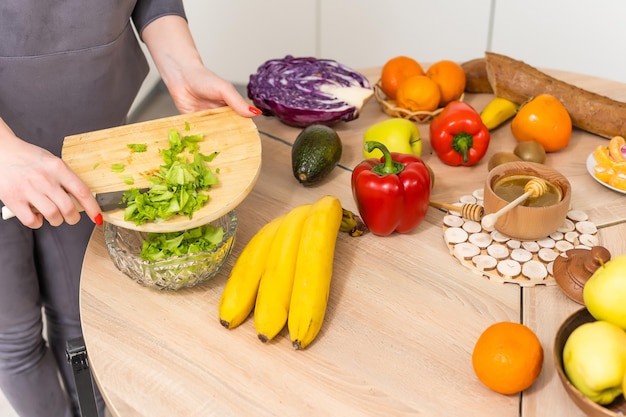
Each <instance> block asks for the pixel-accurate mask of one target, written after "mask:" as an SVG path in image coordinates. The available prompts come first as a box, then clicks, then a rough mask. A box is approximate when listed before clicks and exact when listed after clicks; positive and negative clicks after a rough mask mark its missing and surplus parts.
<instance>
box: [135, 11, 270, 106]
mask: <svg viewBox="0 0 626 417" xmlns="http://www.w3.org/2000/svg"><path fill="white" fill-rule="evenodd" d="M141 35H142V38H143V40H144V42H145V43H146V45H147V46H148V49H149V51H150V54H151V55H152V58H153V59H154V63H155V64H156V66H157V68H158V70H159V73H160V74H161V77H162V78H163V82H164V83H165V85H166V86H167V88H168V90H169V92H170V95H171V96H172V99H173V100H174V104H175V105H176V108H177V109H178V111H180V112H181V113H192V112H196V111H200V110H205V109H212V108H216V107H223V106H225V105H228V106H230V107H231V108H232V109H233V110H235V111H236V112H237V113H238V114H240V115H242V116H245V117H253V116H257V115H259V114H261V111H260V110H259V109H257V108H256V107H253V106H250V104H249V103H248V102H247V101H246V100H245V99H244V98H243V97H242V96H241V94H239V92H238V91H237V90H236V89H235V87H234V86H233V85H232V84H231V83H230V82H228V81H226V80H224V79H222V78H221V77H219V76H218V75H216V74H215V73H213V72H212V71H210V70H209V69H207V68H206V67H205V66H204V64H203V63H202V59H201V58H200V55H199V53H198V50H197V48H196V45H195V43H194V41H193V38H192V36H191V33H190V32H189V27H188V25H187V22H186V21H185V19H183V18H181V17H179V16H163V17H161V18H159V19H156V20H155V21H154V22H152V23H150V24H149V25H148V26H146V28H145V29H144V30H143V32H142V34H141Z"/></svg>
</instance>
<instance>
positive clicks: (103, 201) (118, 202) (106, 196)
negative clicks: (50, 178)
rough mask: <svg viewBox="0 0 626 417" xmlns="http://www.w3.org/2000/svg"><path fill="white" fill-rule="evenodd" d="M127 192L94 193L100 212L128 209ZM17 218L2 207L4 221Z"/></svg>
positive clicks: (144, 189) (144, 190)
mask: <svg viewBox="0 0 626 417" xmlns="http://www.w3.org/2000/svg"><path fill="white" fill-rule="evenodd" d="M148 190H149V189H148V188H141V189H139V192H140V193H144V192H146V191H148ZM125 192H126V190H122V191H109V192H106V193H97V194H96V193H94V195H93V196H94V197H95V199H96V201H97V202H98V205H99V206H100V210H102V211H111V210H115V209H119V208H124V207H126V203H124V202H123V201H122V197H123V196H124V193H125ZM76 208H77V209H78V211H83V208H82V207H80V205H78V203H76ZM13 217H15V214H13V212H12V211H11V210H10V209H9V208H8V207H6V206H3V207H2V220H8V219H10V218H13Z"/></svg>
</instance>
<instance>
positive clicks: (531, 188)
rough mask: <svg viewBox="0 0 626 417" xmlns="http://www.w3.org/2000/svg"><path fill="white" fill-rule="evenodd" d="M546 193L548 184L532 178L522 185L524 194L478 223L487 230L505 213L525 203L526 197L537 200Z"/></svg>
mask: <svg viewBox="0 0 626 417" xmlns="http://www.w3.org/2000/svg"><path fill="white" fill-rule="evenodd" d="M547 191H548V184H546V182H545V181H544V180H543V179H541V178H533V179H532V180H530V181H528V182H527V183H526V185H524V194H522V195H520V196H519V197H517V198H516V199H515V200H513V201H511V202H510V203H509V204H507V205H506V206H504V207H502V208H501V209H500V210H498V211H496V212H495V213H490V214H487V215H486V216H484V217H483V218H482V220H481V221H480V223H481V225H482V226H483V228H484V229H486V230H489V229H491V228H492V227H493V226H494V225H495V224H496V222H497V221H498V218H500V216H502V215H503V214H505V213H507V212H508V211H509V210H511V209H512V208H513V207H516V206H517V205H519V204H521V203H523V202H524V201H526V199H527V198H528V197H533V198H539V197H541V196H542V195H544V194H545V193H546V192H547Z"/></svg>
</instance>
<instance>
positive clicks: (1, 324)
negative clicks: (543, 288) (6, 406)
mask: <svg viewBox="0 0 626 417" xmlns="http://www.w3.org/2000/svg"><path fill="white" fill-rule="evenodd" d="M167 14H176V15H180V16H183V17H184V11H183V6H182V0H49V1H41V0H0V117H2V118H3V119H4V121H5V122H6V123H7V124H8V125H9V127H11V128H12V129H13V131H14V132H15V134H16V135H17V136H18V137H20V138H21V139H23V140H26V141H28V142H31V143H33V144H36V145H38V146H41V147H44V148H46V149H48V150H49V151H51V152H52V153H54V154H56V155H57V156H60V154H61V148H62V141H63V138H64V137H65V136H68V135H71V134H76V133H82V132H87V131H92V130H97V129H103V128H107V127H111V126H115V125H119V124H122V123H123V122H124V120H125V118H126V115H127V112H128V110H129V108H130V105H131V104H132V101H133V100H134V98H135V96H136V94H137V91H138V90H139V87H140V86H141V83H142V82H143V79H144V78H145V76H146V74H147V72H148V65H147V62H146V59H145V57H144V55H143V53H142V50H141V48H140V46H139V44H138V42H137V39H136V37H135V35H134V32H133V27H132V25H131V23H130V20H131V18H132V20H133V22H134V23H135V25H136V27H137V29H138V31H139V33H141V31H142V30H143V28H144V27H145V26H146V25H147V24H149V23H150V22H151V21H152V20H154V19H156V18H158V17H160V16H163V15H167ZM1 149H2V144H1V141H0V150H1ZM92 230H93V223H91V222H90V220H89V219H88V218H87V217H86V216H83V220H82V221H81V222H79V223H78V224H77V225H74V226H69V225H67V224H64V225H62V226H61V227H51V226H50V225H49V224H48V223H46V222H44V226H42V227H41V228H40V229H37V230H31V229H29V228H27V227H24V226H23V225H21V223H19V222H18V221H17V219H11V220H7V221H2V220H0V389H1V390H2V391H3V392H4V394H5V395H6V397H7V399H8V400H9V402H10V403H11V404H12V405H13V407H14V408H15V409H16V411H17V412H18V413H19V414H20V415H24V416H46V417H49V416H54V417H57V416H59V417H61V416H63V417H65V416H68V417H69V416H72V415H78V409H77V399H76V389H75V386H73V378H72V374H71V372H72V371H71V368H70V367H69V366H68V364H67V361H66V359H65V343H66V341H67V340H68V339H73V338H76V337H78V336H80V335H81V329H80V319H79V309H78V293H79V279H80V270H81V265H82V260H83V255H84V251H85V248H86V245H87V242H88V239H89V236H90V234H91V232H92ZM42 306H43V307H44V312H45V314H46V319H47V320H46V323H47V330H48V332H47V342H46V341H45V340H44V339H43V338H42V316H41V313H42V308H41V307H42ZM48 346H49V348H48ZM59 370H60V371H61V375H62V379H63V383H64V388H62V387H61V385H60V384H59V379H58V376H57V373H58V371H59ZM65 392H68V393H69V396H70V398H71V401H68V400H67V399H66V397H65ZM70 404H71V405H70ZM99 409H100V412H102V410H103V402H102V401H101V398H99ZM101 415H102V414H101Z"/></svg>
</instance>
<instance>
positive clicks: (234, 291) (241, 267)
mask: <svg viewBox="0 0 626 417" xmlns="http://www.w3.org/2000/svg"><path fill="white" fill-rule="evenodd" d="M284 217H285V216H284V215H283V216H280V217H277V218H275V219H274V220H272V221H270V222H269V223H267V224H266V225H265V226H263V227H262V228H261V229H260V230H259V231H258V232H257V233H256V234H255V235H254V236H253V237H252V239H250V241H249V242H248V243H247V244H246V246H245V247H244V248H243V251H242V252H241V254H240V255H239V257H238V258H237V261H235V265H234V266H233V269H232V270H231V271H230V276H229V277H228V281H226V285H225V286H224V291H223V292H222V297H221V298H220V303H219V307H218V312H219V320H220V323H221V324H222V326H224V327H226V328H227V329H234V328H235V327H237V326H239V325H240V324H241V323H243V321H244V320H245V319H246V318H247V317H248V316H249V315H250V312H252V309H253V308H254V303H255V300H256V296H257V291H258V288H259V284H260V281H261V276H262V275H263V271H264V270H265V266H266V264H267V255H268V253H269V251H270V247H271V244H272V241H273V240H274V236H275V235H276V232H277V231H278V228H279V226H280V225H281V223H282V221H283V219H284Z"/></svg>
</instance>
